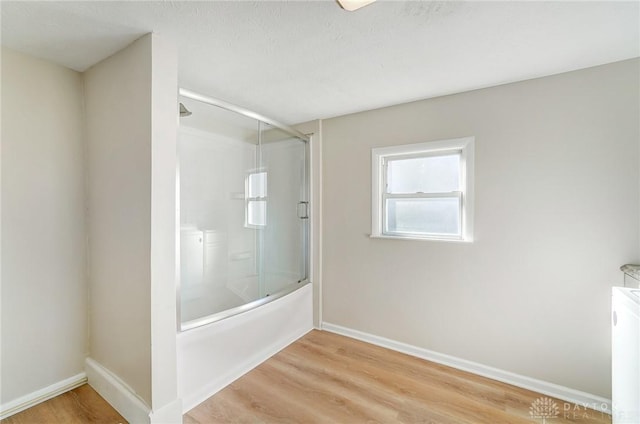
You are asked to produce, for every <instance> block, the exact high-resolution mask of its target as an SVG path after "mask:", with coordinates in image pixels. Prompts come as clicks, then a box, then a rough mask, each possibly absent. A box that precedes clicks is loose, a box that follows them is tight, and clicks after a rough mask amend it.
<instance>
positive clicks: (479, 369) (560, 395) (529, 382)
mask: <svg viewBox="0 0 640 424" xmlns="http://www.w3.org/2000/svg"><path fill="white" fill-rule="evenodd" d="M322 329H323V330H325V331H329V332H331V333H336V334H340V335H343V336H347V337H351V338H353V339H357V340H361V341H363V342H367V343H371V344H374V345H376V346H381V347H385V348H387V349H391V350H395V351H397V352H402V353H406V354H408V355H411V356H415V357H418V358H421V359H426V360H427V361H431V362H436V363H438V364H442V365H446V366H449V367H452V368H456V369H459V370H462V371H468V372H471V373H473V374H476V375H480V376H482V377H487V378H490V379H492V380H497V381H500V382H503V383H507V384H511V385H513V386H517V387H521V388H523V389H527V390H531V391H534V392H538V393H541V394H543V395H547V396H551V397H554V398H557V399H561V400H564V401H567V402H571V403H574V404H576V405H578V406H580V407H586V408H591V409H595V410H597V411H600V412H604V413H606V414H609V415H611V399H605V398H603V397H600V396H596V395H593V394H590V393H585V392H582V391H579V390H574V389H571V388H569V387H564V386H560V385H558V384H554V383H549V382H547V381H542V380H537V379H535V378H531V377H526V376H524V375H519V374H515V373H512V372H509V371H504V370H501V369H498V368H493V367H490V366H487V365H482V364H479V363H477V362H472V361H468V360H466V359H461V358H456V357H455V356H451V355H445V354H443V353H438V352H434V351H431V350H428V349H423V348H421V347H417V346H413V345H409V344H406V343H402V342H398V341H395V340H391V339H387V338H385V337H380V336H376V335H373V334H369V333H365V332H362V331H358V330H354V329H351V328H347V327H342V326H340V325H336V324H331V323H328V322H323V323H322Z"/></svg>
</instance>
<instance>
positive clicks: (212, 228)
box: [178, 127, 257, 322]
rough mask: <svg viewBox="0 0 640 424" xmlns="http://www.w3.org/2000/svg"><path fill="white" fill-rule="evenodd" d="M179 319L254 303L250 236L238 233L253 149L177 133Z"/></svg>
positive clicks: (194, 132) (250, 233) (193, 132)
mask: <svg viewBox="0 0 640 424" xmlns="http://www.w3.org/2000/svg"><path fill="white" fill-rule="evenodd" d="M179 137H180V142H179V148H178V151H179V156H180V181H181V188H180V214H181V222H182V223H183V224H182V225H181V228H180V234H181V243H180V250H181V252H180V253H181V254H180V261H181V264H182V272H181V285H180V295H181V302H182V307H181V310H180V312H181V315H182V317H183V318H182V320H183V322H184V321H189V320H192V319H195V318H199V317H202V316H205V315H209V314H211V313H212V311H213V310H215V311H216V312H217V311H220V310H224V309H229V308H232V307H234V306H238V305H241V304H243V303H246V302H248V301H250V300H253V299H256V298H257V293H256V292H255V290H256V289H257V285H256V284H251V283H252V281H251V279H253V278H255V273H256V269H255V265H256V260H257V256H256V237H255V231H254V230H250V229H246V228H244V219H245V217H244V205H245V203H244V190H245V187H244V181H245V175H246V170H248V169H252V168H255V162H256V147H257V146H256V145H255V144H254V143H249V142H243V141H239V140H237V139H236V138H231V137H226V136H223V135H219V134H218V135H215V134H212V133H209V132H206V131H202V130H198V129H195V128H190V127H182V128H181V129H180V136H179Z"/></svg>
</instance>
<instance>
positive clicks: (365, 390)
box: [184, 331, 611, 424]
mask: <svg viewBox="0 0 640 424" xmlns="http://www.w3.org/2000/svg"><path fill="white" fill-rule="evenodd" d="M541 397H543V396H542V395H540V394H539V393H535V392H532V391H529V390H524V389H520V388H517V387H514V386H510V385H508V384H504V383H500V382H497V381H494V380H490V379H487V378H483V377H479V376H477V375H474V374H470V373H466V372H463V371H459V370H456V369H453V368H449V367H446V366H443V365H438V364H435V363H433V362H428V361H424V360H421V359H418V358H414V357H412V356H409V355H405V354H402V353H398V352H394V351H391V350H388V349H384V348H381V347H378V346H374V345H370V344H368V343H363V342H360V341H357V340H353V339H350V338H347V337H343V336H339V335H336V334H332V333H328V332H323V331H312V332H311V333H309V334H307V335H306V336H304V337H303V338H301V339H300V340H298V341H296V342H295V343H293V344H291V345H290V346H289V347H287V348H286V349H284V350H282V351H281V352H280V353H278V354H277V355H275V356H273V357H272V358H270V359H269V360H267V361H266V362H264V363H263V364H261V365H260V366H258V367H257V368H256V369H254V370H253V371H251V372H249V373H248V374H246V375H245V376H243V377H242V378H240V379H239V380H237V381H235V382H234V383H232V384H231V385H230V386H228V387H226V388H225V389H223V390H222V391H220V392H218V393H217V394H216V395H214V396H212V397H211V398H209V399H208V400H206V401H205V402H203V403H201V404H200V405H198V406H197V407H195V408H194V409H192V410H191V411H189V412H188V413H187V414H185V415H184V423H185V424H209V423H292V424H293V423H295V424H297V423H319V424H325V423H326V424H329V423H345V424H351V423H353V424H356V423H411V424H413V423H433V424H436V423H443V424H444V423H447V424H448V423H455V424H484V423H486V424H498V423H509V424H517V423H535V422H537V423H542V417H541V415H545V414H544V412H545V411H540V410H539V411H538V412H539V413H538V415H540V417H534V416H532V415H531V413H530V412H531V411H532V410H531V409H530V408H531V407H532V402H534V401H535V400H536V399H539V398H541ZM553 402H555V405H556V406H557V407H558V415H557V416H555V410H552V411H551V412H552V413H551V414H550V413H549V411H547V412H546V417H547V422H548V423H551V422H552V423H554V424H561V423H584V424H601V423H611V417H610V416H609V415H606V414H603V413H601V412H598V411H595V410H592V409H586V408H584V407H581V406H577V405H573V404H568V403H566V402H564V401H561V400H558V399H553ZM534 411H535V410H534ZM552 417H553V418H552Z"/></svg>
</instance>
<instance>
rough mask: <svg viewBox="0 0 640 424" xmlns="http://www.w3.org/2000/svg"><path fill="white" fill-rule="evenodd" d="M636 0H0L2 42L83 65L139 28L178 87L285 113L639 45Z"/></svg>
mask: <svg viewBox="0 0 640 424" xmlns="http://www.w3.org/2000/svg"><path fill="white" fill-rule="evenodd" d="M639 6H640V2H638V1H633V2H608V1H607V2H453V1H444V2H440V1H437V2H419V1H413V2H405V1H383V0H378V1H377V2H376V3H373V4H371V5H369V6H366V7H364V8H363V9H360V10H359V11H356V12H346V11H344V10H342V9H340V7H339V6H338V5H337V4H336V3H335V2H334V1H331V0H327V1H318V2H314V1H293V2H290V1H262V2H246V1H243V2H237V1H236V2H233V1H224V2H222V1H216V2H214V1H206V2H194V1H162V2H150V1H142V2H136V1H125V2H114V1H109V2H100V1H71V2H58V1H48V2H7V1H2V3H1V6H0V7H1V12H2V44H4V45H6V46H8V47H10V48H13V49H15V50H19V51H23V52H25V53H29V54H32V55H35V56H38V57H42V58H45V59H49V60H51V61H53V62H57V63H60V64H62V65H65V66H68V67H70V68H73V69H76V70H79V71H82V70H85V69H87V68H88V67H90V66H91V65H93V64H95V63H97V62H98V61H100V60H102V59H103V58H105V57H107V56H109V55H111V54H113V53H114V52H116V51H118V50H119V49H121V48H122V47H124V46H126V45H127V44H129V43H130V42H132V41H133V40H135V39H136V38H138V37H139V36H141V35H143V34H145V33H147V32H151V31H154V32H157V33H158V34H161V35H164V36H166V37H170V38H171V39H173V40H174V41H175V43H176V45H177V47H178V52H179V76H180V84H181V86H182V87H185V88H189V89H191V90H194V91H198V92H202V93H203V94H206V95H209V96H213V97H218V98H220V99H223V100H226V101H229V102H231V103H236V104H238V105H241V106H243V107H246V108H249V109H253V110H255V111H256V112H258V113H262V114H264V115H267V116H270V117H273V118H275V119H279V120H281V121H283V122H285V123H290V124H291V123H297V122H302V121H307V120H310V119H315V118H327V117H331V116H337V115H342V114H346V113H351V112H357V111H362V110H368V109H373V108H377V107H382V106H388V105H391V104H397V103H403V102H407V101H412V100H418V99H423V98H428V97H434V96H439V95H444V94H451V93H456V92H461V91H467V90H472V89H476V88H482V87H488V86H493V85H498V84H503V83H507V82H513V81H519V80H524V79H530V78H535V77H540V76H545V75H551V74H555V73H560V72H566V71H570V70H575V69H581V68H585V67H589V66H595V65H600V64H604V63H610V62H615V61H619V60H624V59H628V58H632V57H638V56H640V31H639V27H640V7H639Z"/></svg>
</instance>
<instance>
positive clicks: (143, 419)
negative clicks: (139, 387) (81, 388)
mask: <svg viewBox="0 0 640 424" xmlns="http://www.w3.org/2000/svg"><path fill="white" fill-rule="evenodd" d="M85 371H86V373H87V378H88V380H89V385H90V386H91V387H93V388H94V389H95V391H96V392H98V394H99V395H100V396H102V397H103V398H104V399H105V400H106V401H107V402H109V404H110V405H111V406H113V408H114V409H115V410H116V411H118V412H119V413H120V415H122V416H123V417H124V418H125V419H126V420H127V421H129V422H130V423H145V424H146V423H149V422H150V417H149V414H150V412H151V411H150V409H149V406H148V405H147V404H146V403H145V401H144V400H142V399H141V398H140V397H139V396H138V395H137V394H136V393H135V391H134V390H133V389H132V388H131V387H129V385H128V384H126V383H125V382H124V381H122V380H121V379H120V378H118V376H116V375H115V374H114V373H112V372H111V371H109V370H108V369H107V368H105V367H104V366H102V365H101V364H100V363H99V362H97V361H95V360H94V359H91V358H87V359H86V360H85Z"/></svg>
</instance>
